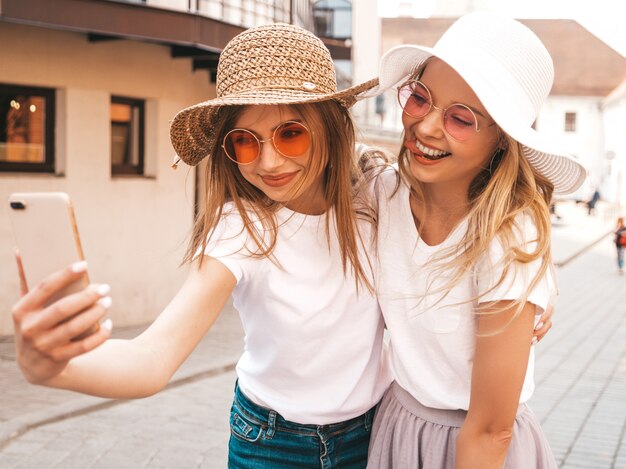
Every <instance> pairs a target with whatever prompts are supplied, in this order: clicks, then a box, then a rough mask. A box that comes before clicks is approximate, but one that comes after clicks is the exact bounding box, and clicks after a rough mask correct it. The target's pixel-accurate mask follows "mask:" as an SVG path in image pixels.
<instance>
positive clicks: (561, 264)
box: [554, 230, 613, 268]
mask: <svg viewBox="0 0 626 469" xmlns="http://www.w3.org/2000/svg"><path fill="white" fill-rule="evenodd" d="M612 234H613V230H609V231H607V232H606V233H604V234H603V235H601V236H600V237H599V238H597V239H596V240H595V241H592V242H591V243H589V244H587V245H585V246H583V247H582V248H581V249H579V250H578V251H576V252H575V253H574V254H572V255H571V256H568V257H566V258H565V259H564V260H563V261H559V262H555V263H554V266H555V267H559V268H560V267H565V266H566V265H567V264H569V263H570V262H571V261H573V260H574V259H576V258H577V257H579V256H580V255H581V254H584V253H585V252H587V251H589V250H590V249H591V248H592V247H594V246H595V245H596V244H598V243H599V242H601V241H603V240H604V239H605V238H607V237H608V236H610V235H612Z"/></svg>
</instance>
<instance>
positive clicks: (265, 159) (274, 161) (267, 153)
mask: <svg viewBox="0 0 626 469" xmlns="http://www.w3.org/2000/svg"><path fill="white" fill-rule="evenodd" d="M260 142H261V149H260V153H259V166H261V167H262V168H263V169H266V170H268V169H271V168H275V167H277V166H280V165H281V163H282V159H283V158H284V157H283V155H281V154H280V153H278V151H277V150H276V147H275V146H274V140H273V139H271V138H268V139H265V140H261V141H260Z"/></svg>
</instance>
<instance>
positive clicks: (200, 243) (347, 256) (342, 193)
mask: <svg viewBox="0 0 626 469" xmlns="http://www.w3.org/2000/svg"><path fill="white" fill-rule="evenodd" d="M286 107H288V108H290V109H291V110H293V111H294V112H296V113H297V114H298V115H299V116H300V117H301V118H302V119H303V121H304V123H305V124H306V125H307V127H309V129H310V130H311V133H312V139H311V150H310V151H311V155H312V157H311V159H310V163H309V164H308V166H307V168H306V169H305V172H304V177H303V178H302V179H301V181H302V183H306V181H307V180H308V178H311V177H316V175H318V174H320V173H321V174H322V178H323V183H324V198H325V200H326V203H327V211H326V237H327V239H328V240H330V236H332V235H331V233H330V230H331V223H330V216H331V213H332V214H334V222H335V230H336V236H337V238H338V242H339V248H340V251H341V262H342V266H343V271H344V275H345V274H347V272H348V271H351V272H352V273H353V275H354V278H355V282H356V287H357V289H359V288H360V287H363V286H365V287H366V288H367V289H368V290H369V291H370V292H372V291H373V284H372V273H373V270H372V263H371V261H370V258H369V254H368V251H369V240H364V239H362V237H361V232H360V231H359V229H358V226H357V221H358V219H364V220H366V221H369V222H371V223H375V221H376V217H375V214H374V212H373V210H372V209H371V204H370V203H369V201H367V200H366V199H365V197H364V195H363V192H364V191H362V190H361V186H362V184H365V183H366V181H365V178H364V177H363V173H362V172H361V171H360V169H359V166H358V161H357V159H356V156H355V151H354V145H355V141H354V135H355V130H354V124H353V122H352V118H351V117H350V114H349V112H348V111H347V109H346V108H344V107H343V106H342V105H340V104H339V103H338V102H336V101H323V102H319V103H311V104H293V105H289V106H286ZM245 109H246V107H245V106H223V107H222V108H221V109H220V110H219V115H218V117H217V118H216V119H215V122H217V126H218V127H217V129H215V130H216V136H217V138H216V139H215V144H214V148H213V149H212V151H211V153H210V155H211V156H209V157H208V158H207V164H206V171H205V181H206V193H205V200H206V206H205V208H204V210H201V211H200V212H199V213H198V216H197V217H196V221H195V224H194V229H193V233H192V236H191V240H190V242H189V246H188V248H187V252H186V254H185V257H184V261H183V262H191V261H192V260H193V259H194V258H195V256H196V254H197V253H198V252H199V250H200V249H202V251H204V249H205V248H206V245H207V242H208V241H209V239H210V238H211V236H212V235H213V234H214V232H215V229H216V227H217V225H218V223H219V220H220V218H221V217H222V215H223V208H224V204H225V203H227V202H232V203H233V204H234V206H235V207H236V209H237V211H238V212H239V215H240V216H241V219H242V221H243V225H244V230H245V231H246V233H247V235H248V237H249V239H250V240H251V241H252V244H253V246H254V247H255V248H256V252H253V253H251V254H250V255H251V256H253V257H268V258H270V259H271V260H272V261H273V262H277V260H276V259H274V258H273V256H272V253H273V250H274V247H275V245H276V235H277V230H278V224H277V220H276V215H275V214H276V211H277V210H278V209H279V208H281V207H282V204H281V203H278V202H275V201H273V200H272V199H270V198H269V197H267V196H266V195H265V194H264V193H263V191H261V190H260V189H258V188H257V187H255V186H254V185H252V184H250V183H249V182H248V181H247V180H246V179H245V178H244V177H243V176H242V175H241V173H240V171H239V169H238V168H237V165H236V164H235V163H233V162H232V161H231V160H230V159H229V158H228V157H227V156H226V154H225V153H224V150H223V148H222V147H221V143H222V140H223V139H224V136H225V135H226V133H227V132H228V131H229V130H231V129H232V128H233V127H234V124H235V122H236V120H237V118H238V117H239V116H240V115H241V114H242V113H243V112H244V110H245ZM297 190H298V187H296V188H294V193H295V192H297ZM331 209H332V210H331ZM250 212H252V213H253V214H254V215H253V216H251V214H250ZM253 218H257V219H258V220H259V222H260V224H261V226H260V227H259V226H258V225H255V223H254V222H253ZM359 246H361V247H362V248H363V249H361V250H360V249H359ZM359 251H361V252H362V253H363V254H364V258H363V257H360V255H359ZM199 257H200V263H202V261H203V257H204V256H199Z"/></svg>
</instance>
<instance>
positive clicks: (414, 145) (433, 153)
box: [405, 140, 451, 161]
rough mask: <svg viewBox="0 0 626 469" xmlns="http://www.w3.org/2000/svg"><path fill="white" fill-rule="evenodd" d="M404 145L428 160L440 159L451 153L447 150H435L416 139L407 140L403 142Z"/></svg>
mask: <svg viewBox="0 0 626 469" xmlns="http://www.w3.org/2000/svg"><path fill="white" fill-rule="evenodd" d="M405 146H406V147H407V148H408V149H409V151H410V152H412V153H414V154H417V156H420V157H422V158H425V159H427V160H430V161H436V160H441V159H443V158H445V157H447V156H450V155H451V153H449V152H447V151H443V150H435V149H434V148H429V147H427V146H424V145H422V144H421V143H420V142H418V141H417V140H409V141H407V142H406V143H405Z"/></svg>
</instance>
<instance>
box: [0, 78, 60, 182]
mask: <svg viewBox="0 0 626 469" xmlns="http://www.w3.org/2000/svg"><path fill="white" fill-rule="evenodd" d="M0 171H28V172H41V173H47V172H50V173H51V172H54V90H53V89H48V88H33V87H26V86H17V85H4V84H0Z"/></svg>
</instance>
